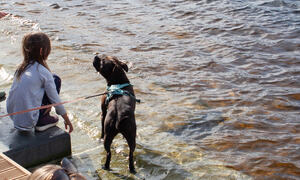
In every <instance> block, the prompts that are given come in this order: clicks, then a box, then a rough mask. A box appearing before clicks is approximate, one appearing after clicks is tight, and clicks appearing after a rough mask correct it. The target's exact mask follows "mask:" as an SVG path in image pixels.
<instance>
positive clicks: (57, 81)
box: [39, 74, 61, 119]
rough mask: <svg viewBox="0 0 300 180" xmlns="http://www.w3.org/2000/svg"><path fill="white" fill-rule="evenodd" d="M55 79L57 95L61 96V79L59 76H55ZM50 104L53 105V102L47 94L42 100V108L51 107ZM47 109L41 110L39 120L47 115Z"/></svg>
mask: <svg viewBox="0 0 300 180" xmlns="http://www.w3.org/2000/svg"><path fill="white" fill-rule="evenodd" d="M53 79H54V83H55V86H56V90H57V93H58V94H59V93H60V88H61V79H60V77H59V76H57V75H55V74H54V75H53ZM49 104H52V103H51V101H50V100H49V98H48V96H47V94H46V92H45V94H44V97H43V100H42V104H41V105H42V106H45V105H49ZM45 111H46V109H41V110H40V116H39V119H41V118H42V117H43V115H44V113H45Z"/></svg>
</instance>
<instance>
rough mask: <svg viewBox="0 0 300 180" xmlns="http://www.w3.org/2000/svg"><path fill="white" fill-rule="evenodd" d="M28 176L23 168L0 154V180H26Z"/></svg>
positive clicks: (28, 173) (27, 172)
mask: <svg viewBox="0 0 300 180" xmlns="http://www.w3.org/2000/svg"><path fill="white" fill-rule="evenodd" d="M30 174H31V173H30V172H29V171H27V170H26V169H25V168H23V167H22V166H20V165H19V164H17V163H16V162H14V161H13V160H11V159H10V158H8V157H7V156H5V155H4V154H3V153H0V179H1V180H26V179H27V178H28V176H29V175H30Z"/></svg>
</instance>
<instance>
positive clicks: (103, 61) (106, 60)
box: [93, 55, 128, 82]
mask: <svg viewBox="0 0 300 180" xmlns="http://www.w3.org/2000/svg"><path fill="white" fill-rule="evenodd" d="M93 65H94V67H95V69H96V71H98V72H99V73H100V74H101V75H102V76H103V77H104V78H105V79H106V80H107V81H108V82H111V81H116V80H118V79H122V78H123V79H124V78H125V79H127V77H126V74H125V72H124V71H126V72H128V66H127V65H126V64H125V63H123V62H121V61H119V60H118V58H116V57H114V56H107V55H102V56H100V57H98V56H95V58H94V61H93ZM127 81H128V79H127Z"/></svg>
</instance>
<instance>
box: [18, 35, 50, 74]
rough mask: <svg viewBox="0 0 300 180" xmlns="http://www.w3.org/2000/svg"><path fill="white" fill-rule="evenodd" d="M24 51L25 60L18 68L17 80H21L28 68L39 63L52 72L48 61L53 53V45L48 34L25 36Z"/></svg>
mask: <svg viewBox="0 0 300 180" xmlns="http://www.w3.org/2000/svg"><path fill="white" fill-rule="evenodd" d="M22 51H23V56H24V60H23V62H22V63H21V64H20V65H19V67H18V68H17V71H16V76H17V79H20V77H21V75H22V73H23V72H24V71H25V70H26V68H27V67H28V66H29V65H31V64H33V63H34V62H38V63H39V64H41V65H43V66H44V67H45V68H47V69H48V70H49V71H50V68H49V67H48V65H47V63H46V60H47V58H48V55H49V54H50V52H51V43H50V39H49V37H48V36H47V35H46V34H44V33H42V32H37V33H29V34H27V35H25V36H24V37H23V41H22Z"/></svg>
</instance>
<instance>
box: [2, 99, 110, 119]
mask: <svg viewBox="0 0 300 180" xmlns="http://www.w3.org/2000/svg"><path fill="white" fill-rule="evenodd" d="M104 94H107V93H101V94H96V95H92V96H86V97H80V98H76V99H74V100H71V101H63V102H60V103H56V104H48V105H45V106H40V107H36V108H32V109H27V110H23V111H19V112H14V113H10V114H6V115H2V116H0V118H3V117H6V116H12V115H16V114H23V113H26V112H30V111H35V110H39V109H47V108H50V107H52V106H59V105H62V104H66V103H73V102H77V101H81V100H84V99H89V98H93V97H97V96H102V95H104Z"/></svg>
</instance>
